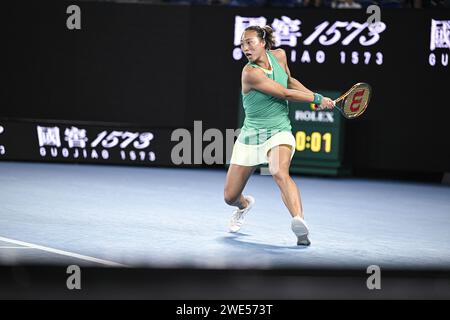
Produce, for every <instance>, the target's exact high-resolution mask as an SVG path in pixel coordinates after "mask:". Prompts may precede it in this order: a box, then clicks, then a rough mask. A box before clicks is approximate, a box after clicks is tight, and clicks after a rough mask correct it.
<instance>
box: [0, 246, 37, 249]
mask: <svg viewBox="0 0 450 320" xmlns="http://www.w3.org/2000/svg"><path fill="white" fill-rule="evenodd" d="M0 249H34V248H30V247H14V246H0Z"/></svg>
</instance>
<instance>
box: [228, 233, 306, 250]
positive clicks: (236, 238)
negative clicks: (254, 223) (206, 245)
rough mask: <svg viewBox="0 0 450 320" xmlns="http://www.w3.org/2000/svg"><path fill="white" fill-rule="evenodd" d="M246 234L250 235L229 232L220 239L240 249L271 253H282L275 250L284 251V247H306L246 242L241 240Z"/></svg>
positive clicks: (296, 248) (304, 247)
mask: <svg viewBox="0 0 450 320" xmlns="http://www.w3.org/2000/svg"><path fill="white" fill-rule="evenodd" d="M248 236H250V235H248V234H246V233H240V232H237V233H233V234H230V235H228V236H226V237H221V238H220V241H222V242H223V243H225V244H228V245H231V246H235V247H239V248H240V249H242V248H246V249H253V250H257V251H261V250H263V251H265V250H270V253H273V254H283V252H277V251H284V250H286V249H291V250H305V249H307V248H308V247H307V246H297V245H290V246H276V245H272V244H266V243H255V242H246V241H242V240H241V239H242V238H244V237H248Z"/></svg>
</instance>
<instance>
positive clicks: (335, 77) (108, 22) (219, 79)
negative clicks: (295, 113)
mask: <svg viewBox="0 0 450 320" xmlns="http://www.w3.org/2000/svg"><path fill="white" fill-rule="evenodd" d="M73 3H76V4H78V5H79V6H80V7H81V10H82V29H81V30H78V31H70V30H68V29H67V28H66V19H67V16H68V15H67V14H66V8H67V6H68V5H70V4H73ZM2 12H3V13H4V17H3V18H2V21H1V30H2V31H1V32H2V51H3V53H6V55H4V56H3V59H2V60H3V63H2V72H1V74H2V75H1V77H2V80H3V81H2V83H3V86H2V91H1V92H2V98H1V100H2V102H1V108H0V118H3V119H8V118H9V119H23V118H25V119H55V120H56V119H57V120H74V121H75V120H76V121H79V120H81V121H101V122H111V123H121V124H127V125H142V126H148V127H155V128H177V127H186V128H191V127H192V126H193V121H194V120H202V121H203V128H213V127H214V128H219V129H221V130H224V129H226V128H235V127H236V126H237V114H238V94H239V89H240V72H241V69H242V67H243V65H244V64H245V61H244V59H241V60H239V61H236V60H234V59H233V55H232V54H233V50H234V49H235V48H236V46H235V45H233V32H234V21H235V20H234V19H235V16H236V15H239V16H253V17H257V16H265V17H266V18H267V19H268V23H269V22H271V21H272V20H273V19H274V18H277V17H278V18H280V17H281V16H283V15H287V16H289V17H292V18H296V19H301V21H302V27H301V32H302V34H303V35H302V37H303V38H300V39H303V40H304V37H305V36H307V35H310V34H311V33H312V32H314V28H315V27H316V26H317V25H318V24H319V23H320V22H322V21H325V20H327V21H331V23H332V22H334V21H337V20H340V21H351V20H352V21H360V22H361V23H362V22H364V21H365V20H366V19H367V15H366V13H365V12H364V11H363V10H342V11H340V10H305V9H281V8H277V9H273V8H258V9H255V8H229V7H202V6H192V7H191V6H155V5H145V4H129V3H128V4H120V3H110V2H98V3H95V2H70V3H69V2H64V1H36V2H8V3H5V4H2ZM432 18H433V19H447V20H450V11H448V10H447V11H445V10H443V11H442V10H441V11H417V10H393V11H389V10H386V9H384V10H383V11H382V21H384V22H385V23H386V25H387V28H386V30H385V31H384V32H383V33H382V34H381V39H380V40H379V41H378V42H377V43H376V44H375V45H373V46H371V47H370V48H369V47H364V46H362V45H360V44H359V43H358V41H353V42H352V43H351V44H350V45H348V46H344V45H341V44H336V45H333V46H328V47H326V46H322V45H320V44H319V43H317V41H316V43H315V44H312V45H311V46H308V47H306V46H304V45H303V44H302V43H301V41H299V45H298V48H297V51H298V53H297V59H298V60H299V56H300V54H301V52H302V51H303V50H308V51H309V52H310V53H314V52H317V51H318V50H323V51H325V52H326V55H327V60H326V62H325V63H322V64H319V63H309V64H308V63H300V61H298V60H297V61H296V62H295V63H290V69H291V73H292V74H293V76H295V77H296V78H298V79H299V80H300V81H301V82H303V83H304V84H305V85H306V86H307V87H309V88H310V89H312V90H319V91H320V90H338V91H345V90H346V89H348V87H350V86H351V85H352V84H354V83H356V82H359V81H365V82H368V83H370V84H371V85H372V87H373V89H374V96H373V100H372V102H371V104H370V107H369V109H368V111H367V112H366V113H365V115H364V116H363V117H362V118H361V119H357V120H353V121H348V122H347V126H346V130H347V132H346V137H347V141H346V152H345V157H346V160H347V161H348V162H349V163H351V164H352V166H353V167H354V168H355V169H357V170H358V169H361V170H391V171H397V172H430V173H432V172H446V171H447V172H448V171H450V142H449V141H450V140H449V138H450V129H449V128H448V127H449V125H448V122H449V119H450V102H449V100H448V98H446V93H447V92H448V90H449V88H450V72H449V70H450V67H449V66H434V67H433V66H430V65H429V63H428V55H429V54H430V48H429V46H430V24H431V19H432ZM366 35H367V34H366ZM285 50H286V51H287V52H288V54H290V53H291V51H292V48H290V47H286V48H285ZM340 51H345V52H346V53H347V54H349V53H351V52H352V51H357V52H359V53H360V54H363V53H364V52H365V51H370V52H371V53H372V54H374V53H376V52H382V54H383V64H382V65H377V64H376V63H374V62H373V58H372V61H371V62H370V63H369V64H368V65H365V64H363V63H358V64H356V65H354V64H351V63H345V64H340V63H339V59H337V58H336V57H339V54H340ZM439 52H441V51H439ZM442 52H444V51H442ZM447 52H448V50H447Z"/></svg>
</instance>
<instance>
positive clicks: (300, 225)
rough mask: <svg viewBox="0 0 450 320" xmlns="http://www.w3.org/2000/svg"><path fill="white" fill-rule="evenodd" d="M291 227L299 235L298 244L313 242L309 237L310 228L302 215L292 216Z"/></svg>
mask: <svg viewBox="0 0 450 320" xmlns="http://www.w3.org/2000/svg"><path fill="white" fill-rule="evenodd" d="M291 229H292V231H293V232H294V233H295V235H296V236H297V245H298V246H309V245H310V244H311V241H309V239H308V234H309V229H308V226H307V224H306V222H305V220H303V219H302V218H300V217H295V218H292V223H291Z"/></svg>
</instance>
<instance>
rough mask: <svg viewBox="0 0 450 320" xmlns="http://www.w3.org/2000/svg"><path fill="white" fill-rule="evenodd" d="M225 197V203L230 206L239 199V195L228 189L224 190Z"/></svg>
mask: <svg viewBox="0 0 450 320" xmlns="http://www.w3.org/2000/svg"><path fill="white" fill-rule="evenodd" d="M223 198H224V201H225V203H226V204H228V205H229V206H232V205H233V204H234V203H236V201H237V200H238V196H236V195H235V194H233V193H231V192H227V191H225V192H224V195H223Z"/></svg>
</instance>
